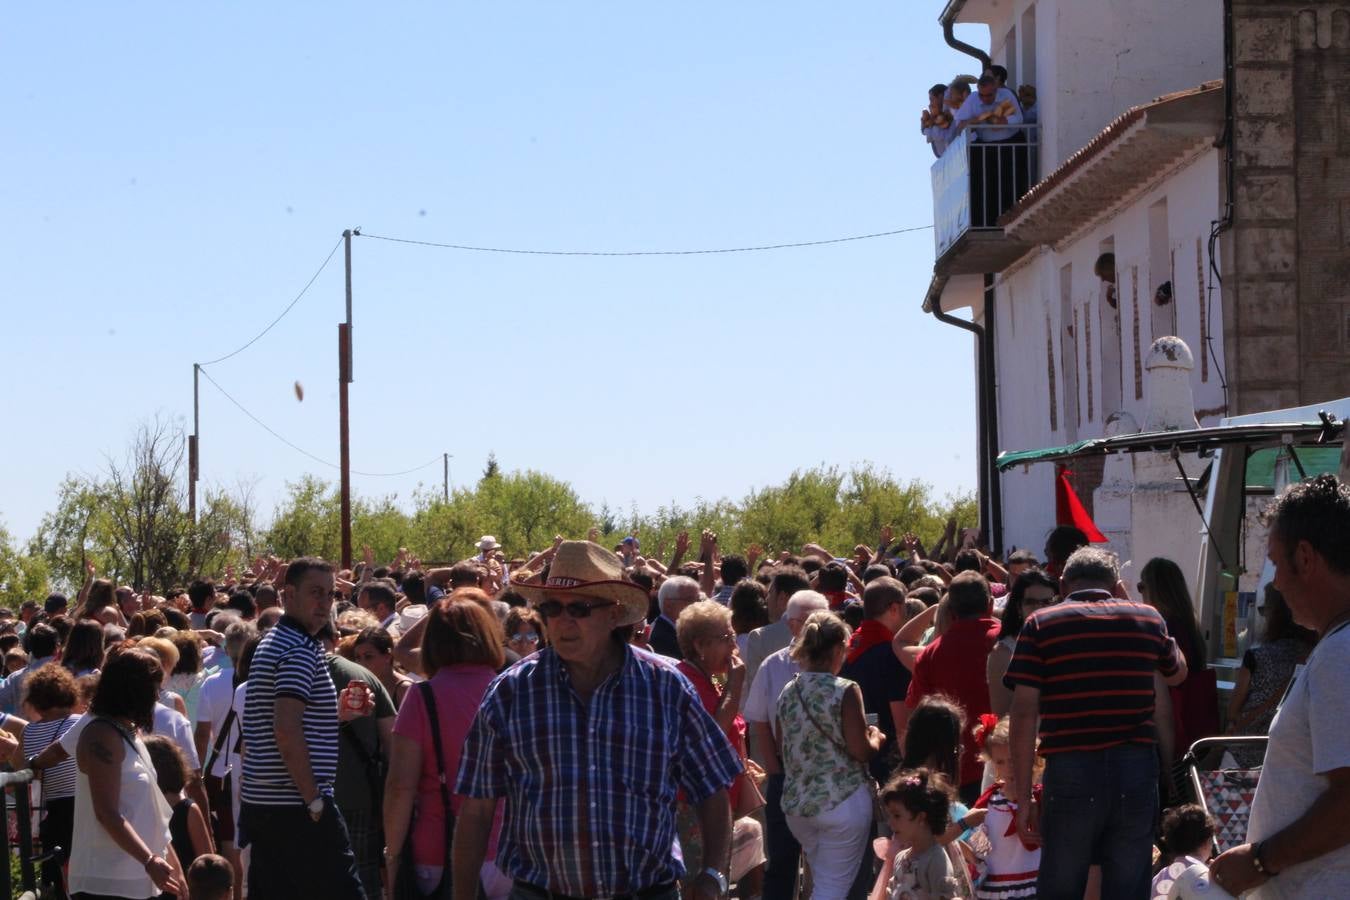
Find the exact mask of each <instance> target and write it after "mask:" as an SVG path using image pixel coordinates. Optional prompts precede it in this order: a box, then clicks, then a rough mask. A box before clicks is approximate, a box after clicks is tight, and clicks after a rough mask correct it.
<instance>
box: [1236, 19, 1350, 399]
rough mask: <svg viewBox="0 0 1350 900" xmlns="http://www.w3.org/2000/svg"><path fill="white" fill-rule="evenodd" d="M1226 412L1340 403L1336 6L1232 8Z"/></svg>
mask: <svg viewBox="0 0 1350 900" xmlns="http://www.w3.org/2000/svg"><path fill="white" fill-rule="evenodd" d="M1233 52H1234V66H1235V78H1234V85H1235V94H1234V141H1235V146H1234V163H1235V175H1234V179H1235V184H1234V197H1233V201H1234V226H1233V231H1232V236H1231V239H1230V240H1229V241H1228V242H1227V246H1226V250H1227V252H1226V253H1225V254H1224V257H1225V258H1224V259H1223V269H1224V273H1225V274H1224V286H1225V291H1226V294H1227V297H1226V298H1225V300H1226V312H1227V313H1228V316H1227V326H1226V329H1225V331H1226V334H1225V343H1226V346H1227V348H1228V351H1229V352H1228V357H1227V358H1228V378H1229V383H1230V388H1231V395H1230V403H1229V408H1230V411H1231V412H1234V413H1243V412H1254V411H1257V410H1262V409H1271V408H1278V407H1285V406H1296V405H1300V404H1306V403H1314V402H1317V401H1319V400H1325V399H1329V398H1332V397H1338V396H1347V395H1350V366H1347V365H1346V364H1345V363H1346V360H1345V354H1346V351H1347V349H1348V346H1347V334H1346V332H1347V328H1350V320H1348V318H1347V317H1348V316H1350V115H1347V113H1346V112H1345V111H1344V110H1345V108H1350V3H1346V2H1344V0H1342V2H1334V3H1333V2H1318V0H1299V2H1289V0H1234V3H1233Z"/></svg>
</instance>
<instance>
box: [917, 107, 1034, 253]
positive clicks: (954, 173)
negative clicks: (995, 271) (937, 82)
mask: <svg viewBox="0 0 1350 900" xmlns="http://www.w3.org/2000/svg"><path fill="white" fill-rule="evenodd" d="M1038 131H1039V126H1037V125H972V126H970V127H968V128H967V129H965V130H964V131H962V132H961V134H959V135H958V136H957V138H956V140H954V141H952V143H951V144H950V145H949V146H948V147H947V150H946V152H945V153H943V154H942V158H941V159H939V160H938V161H937V162H935V163H934V164H933V170H932V172H933V222H934V229H933V230H934V236H935V240H936V243H937V255H938V256H941V255H942V254H943V253H945V252H946V251H947V250H948V249H950V248H951V246H952V245H953V244H955V243H956V241H957V240H958V239H959V238H960V237H961V235H963V234H965V233H966V232H967V231H989V230H994V229H997V228H998V220H999V218H1000V217H1001V216H1002V215H1003V214H1004V213H1005V212H1007V211H1008V210H1009V209H1011V208H1012V207H1013V206H1014V205H1015V204H1016V203H1017V201H1018V200H1020V199H1021V198H1022V195H1023V194H1025V193H1026V192H1027V191H1028V190H1029V189H1030V188H1031V186H1032V185H1033V184H1035V183H1036V180H1037V172H1038V171H1039V169H1040V155H1039V154H1040V148H1039V141H1038ZM991 138H1001V139H1000V140H992V139H991Z"/></svg>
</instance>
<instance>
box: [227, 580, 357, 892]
mask: <svg viewBox="0 0 1350 900" xmlns="http://www.w3.org/2000/svg"><path fill="white" fill-rule="evenodd" d="M333 583H334V577H333V566H332V564H331V563H328V562H325V561H324V560H322V559H316V558H314V557H302V558H300V559H297V560H295V561H293V562H292V563H291V564H290V566H288V567H287V569H286V586H285V587H284V588H283V589H282V592H281V605H282V608H283V609H284V611H285V614H284V615H283V616H282V617H281V620H280V621H279V622H278V623H277V625H276V627H275V628H272V629H270V630H269V631H268V632H267V633H266V634H265V635H263V638H262V641H260V642H259V644H258V649H257V651H256V652H255V653H254V655H253V663H252V665H251V666H250V668H249V676H248V682H247V685H248V687H247V693H246V695H245V699H244V718H243V732H244V748H243V778H242V779H241V780H240V792H239V793H240V800H241V805H240V811H239V829H240V832H241V837H242V840H241V846H248V847H251V848H252V857H251V861H250V863H249V871H248V895H249V900H273V898H293V897H323V898H325V900H328V898H337V900H364V894H363V893H362V889H361V880H360V878H359V877H358V875H357V870H356V857H355V856H354V855H353V854H352V848H351V841H350V840H349V839H348V836H347V826H346V824H345V823H344V822H343V821H342V816H341V814H340V813H339V812H338V809H337V806H336V805H335V804H334V802H333V779H334V778H335V777H336V775H337V760H338V695H337V691H336V690H335V689H334V687H333V681H332V678H331V677H330V676H329V674H328V662H327V659H326V658H325V656H324V652H323V648H322V647H321V646H320V645H319V642H318V641H317V640H316V639H315V637H314V635H315V634H317V633H318V631H319V630H320V629H321V628H323V626H324V625H326V624H327V623H328V621H329V617H330V616H331V614H332V609H333Z"/></svg>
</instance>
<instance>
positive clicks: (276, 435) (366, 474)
mask: <svg viewBox="0 0 1350 900" xmlns="http://www.w3.org/2000/svg"><path fill="white" fill-rule="evenodd" d="M202 375H203V376H204V377H205V378H206V380H207V381H209V382H211V384H212V386H213V387H215V389H216V390H218V391H220V393H221V394H222V395H223V396H224V397H225V399H226V400H228V401H230V402H231V403H233V404H234V405H235V406H236V407H238V408H239V411H240V412H242V413H243V414H244V415H246V416H248V417H249V418H250V419H252V420H253V421H254V422H255V423H256V424H257V425H258V426H259V427H261V428H262V429H263V430H264V431H266V432H267V433H268V434H270V435H271V436H272V437H274V438H276V439H277V440H279V441H281V442H282V443H283V444H285V445H286V446H287V447H290V448H291V449H292V450H294V451H295V452H296V453H299V454H301V455H302V456H307V457H309V458H310V459H312V460H314V461H315V462H316V463H319V464H321V465H325V466H328V467H329V468H330V469H340V468H342V467H341V466H339V465H338V464H337V463H334V462H329V461H328V460H326V459H324V458H323V457H321V456H315V455H314V454H313V453H310V452H309V451H308V450H306V449H305V448H304V447H301V446H299V445H297V444H293V443H291V442H290V441H289V440H287V439H286V438H284V437H282V436H281V435H280V434H279V433H278V432H277V431H276V430H275V429H273V428H272V427H271V426H270V425H268V424H267V423H266V422H264V421H263V420H262V419H260V418H258V417H257V416H255V415H254V414H253V413H251V412H249V410H248V408H247V407H245V406H244V404H242V403H240V402H239V401H238V400H236V399H234V397H232V396H231V395H230V392H229V391H227V390H225V389H224V388H223V387H221V386H220V383H219V382H217V381H216V380H215V379H214V378H212V377H211V376H210V375H208V374H207V373H206V370H204V369H203V370H202ZM440 461H441V455H440V454H437V455H436V458H435V459H431V460H428V461H426V462H424V463H422V464H421V465H420V466H413V467H412V468H411V469H403V470H402V471H399V472H361V471H358V470H356V469H352V474H353V475H362V476H364V477H366V478H394V477H396V476H399V475H411V474H412V473H413V472H420V471H421V470H423V469H425V468H428V467H430V466H433V465H435V464H436V463H438V462H440Z"/></svg>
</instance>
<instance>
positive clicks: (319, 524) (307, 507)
mask: <svg viewBox="0 0 1350 900" xmlns="http://www.w3.org/2000/svg"><path fill="white" fill-rule="evenodd" d="M341 512H342V510H341V499H340V498H339V496H338V492H337V490H336V489H335V488H334V487H333V486H332V485H331V484H329V483H328V482H326V481H324V480H322V479H320V478H315V477H314V476H313V475H306V476H304V477H303V478H301V479H300V480H299V481H298V482H293V483H288V484H287V485H286V497H285V499H283V500H282V501H281V503H279V504H277V510H276V513H275V515H274V516H273V517H272V524H271V526H269V527H268V529H267V531H266V532H265V533H264V535H263V543H264V544H265V545H266V546H267V548H268V550H269V551H270V552H271V553H273V554H275V555H276V556H279V557H281V558H282V559H294V558H295V557H297V556H322V557H324V558H325V559H337V558H338V556H340V555H341V553H342V522H341V518H340V516H341ZM353 537H355V534H354V533H353Z"/></svg>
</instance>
